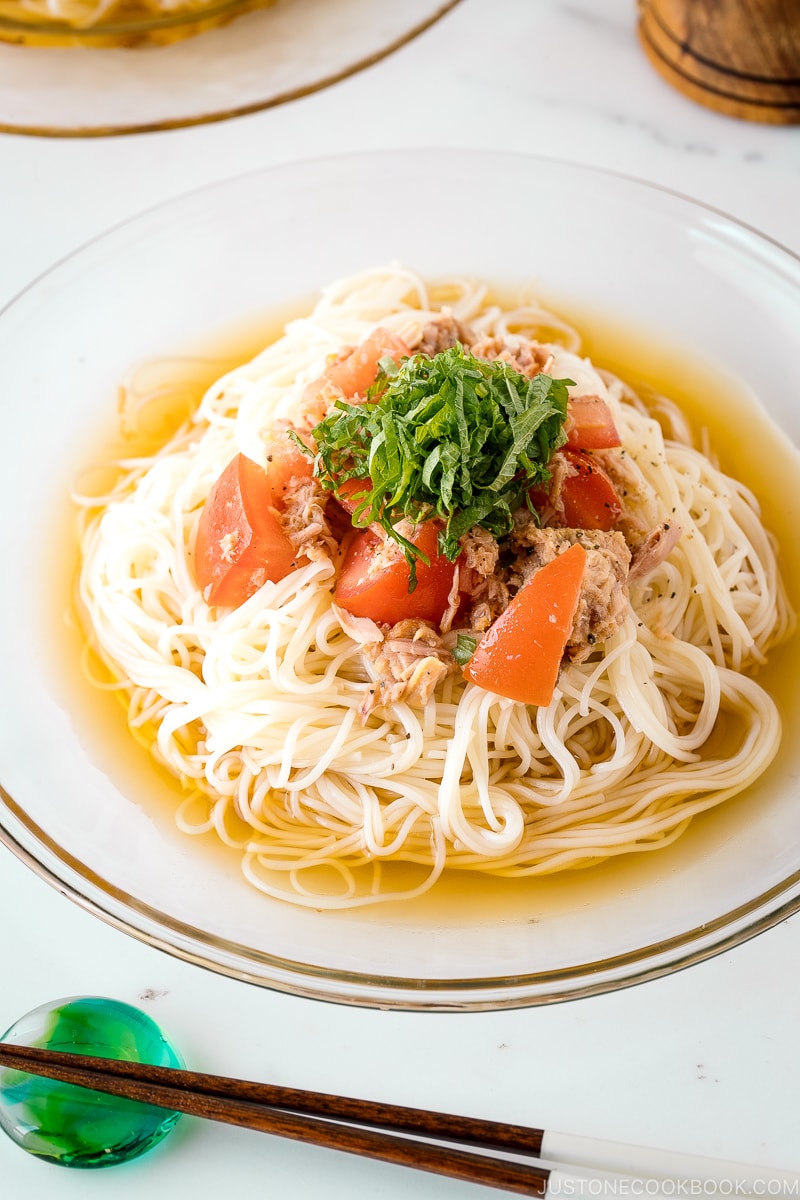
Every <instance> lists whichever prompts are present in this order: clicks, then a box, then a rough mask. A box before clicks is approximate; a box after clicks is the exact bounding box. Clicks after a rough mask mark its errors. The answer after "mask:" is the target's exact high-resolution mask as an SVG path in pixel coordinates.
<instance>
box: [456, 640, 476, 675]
mask: <svg viewBox="0 0 800 1200" xmlns="http://www.w3.org/2000/svg"><path fill="white" fill-rule="evenodd" d="M477 645H478V639H477V638H474V637H471V636H470V635H469V634H468V633H459V634H457V635H456V644H455V648H454V650H453V658H454V659H455V660H456V662H457V663H458V665H459V666H460V667H465V666H466V665H467V663H468V662H469V660H470V659H471V658H472V656H473V654H474V653H475V649H476V647H477Z"/></svg>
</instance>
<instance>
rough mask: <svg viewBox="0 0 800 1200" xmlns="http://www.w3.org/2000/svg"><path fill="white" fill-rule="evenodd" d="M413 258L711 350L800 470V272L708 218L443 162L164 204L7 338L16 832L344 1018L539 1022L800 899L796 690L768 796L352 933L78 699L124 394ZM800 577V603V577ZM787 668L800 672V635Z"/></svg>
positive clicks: (305, 174)
mask: <svg viewBox="0 0 800 1200" xmlns="http://www.w3.org/2000/svg"><path fill="white" fill-rule="evenodd" d="M377 194H379V201H380V214H381V219H380V220H379V221H377V220H375V219H374V217H375V208H376V195H377ZM395 259H396V260H399V261H401V262H403V263H405V264H406V265H408V266H411V267H413V268H415V269H417V270H419V271H420V272H422V273H423V274H426V275H437V274H440V273H453V272H455V273H462V274H474V275H476V276H479V277H482V278H485V279H488V280H491V281H493V282H494V283H496V284H497V285H498V286H500V287H503V286H507V285H511V284H523V283H526V282H527V283H529V284H531V285H532V287H533V289H534V291H535V293H537V294H538V295H539V296H540V297H541V298H542V299H543V300H545V301H546V302H547V303H548V304H549V305H550V306H551V307H553V308H555V309H556V311H560V312H562V313H564V314H565V315H568V316H569V315H572V316H576V317H577V318H578V323H579V324H581V325H582V327H583V328H584V329H586V330H587V332H588V334H589V336H590V338H591V339H592V340H593V342H594V340H597V344H598V347H600V346H601V345H602V338H601V337H600V334H601V333H602V331H603V330H604V329H606V328H607V327H608V326H609V322H610V321H611V324H612V325H613V327H614V328H616V329H617V330H622V331H623V338H622V340H623V343H624V344H625V345H627V346H628V347H629V348H634V347H642V346H645V345H647V346H650V347H651V350H650V352H649V354H646V355H645V356H644V358H645V359H646V360H647V361H648V362H650V364H651V365H652V366H653V367H654V369H656V368H660V366H663V364H664V362H669V361H670V360H672V359H674V358H675V357H676V356H677V357H678V358H683V359H684V360H685V359H686V356H687V355H688V356H689V358H688V361H689V362H690V363H696V364H697V375H696V378H697V381H698V387H700V389H701V390H703V388H704V387H705V385H706V383H707V381H708V379H709V378H715V379H716V380H717V385H718V387H719V390H720V392H721V393H722V394H723V395H727V394H730V396H731V397H734V396H737V395H738V396H740V397H741V396H746V397H748V396H749V397H750V398H751V401H752V403H753V404H759V403H762V404H763V423H764V433H763V436H761V437H760V438H759V439H758V441H757V442H754V441H753V439H751V438H749V436H748V429H747V428H746V427H744V426H742V427H741V429H740V430H737V428H736V422H737V421H738V420H739V419H740V417H739V416H737V414H739V413H740V412H741V410H740V409H739V408H736V407H733V408H731V409H730V410H725V411H722V412H720V411H718V412H717V414H716V421H717V424H718V425H719V426H720V427H721V428H722V427H724V426H726V425H727V426H728V434H729V437H728V443H729V449H730V452H731V454H732V456H733V459H734V460H735V461H734V465H735V466H736V467H737V468H739V467H741V468H742V471H743V472H744V474H745V476H746V475H747V471H748V469H749V468H750V467H751V466H754V465H755V466H758V467H759V470H760V472H761V474H760V476H759V477H760V478H762V479H763V478H765V477H766V476H767V474H768V473H769V471H771V470H773V469H774V471H775V472H776V473H777V474H780V473H783V477H784V478H790V479H791V478H796V477H797V471H798V466H799V465H800V459H798V456H797V451H796V449H795V447H796V445H797V444H798V442H800V408H799V407H798V406H797V404H796V397H795V388H796V377H797V372H796V335H797V329H798V328H800V262H799V261H798V259H797V258H796V257H795V256H794V255H793V254H791V253H790V252H788V251H787V250H785V249H783V248H781V247H780V246H778V245H776V244H775V243H774V242H772V241H770V240H769V239H768V238H766V237H763V236H761V235H760V234H758V233H756V232H755V231H753V230H752V229H748V228H746V227H744V226H743V225H741V224H738V223H737V222H735V221H733V220H731V219H730V218H728V217H726V216H724V215H722V214H720V213H718V212H715V211H713V210H711V209H708V208H705V207H703V206H701V205H699V204H696V203H693V202H692V201H691V200H688V199H685V198H683V197H681V196H677V195H674V194H671V193H669V192H667V191H664V190H660V189H658V188H655V187H652V186H648V185H646V184H642V183H639V182H637V181H634V180H630V179H626V178H622V177H618V176H614V175H611V174H605V173H603V172H601V171H597V170H594V169H590V168H584V167H580V166H575V165H568V164H563V163H558V162H551V161H545V160H541V159H536V158H531V157H525V156H513V155H506V154H492V153H470V152H459V151H453V152H441V151H434V150H428V151H419V152H416V151H405V152H398V151H392V152H390V153H389V152H387V153H377V154H365V155H355V156H351V157H346V158H330V159H322V160H318V161H313V162H304V163H299V164H294V165H291V166H285V167H280V168H277V169H272V170H267V171H262V172H259V173H255V174H251V175H247V176H244V177H241V178H236V179H232V180H230V181H227V182H223V183H220V184H218V185H215V186H213V187H208V188H206V189H204V190H202V191H199V192H197V193H193V194H191V195H188V196H186V197H184V198H181V199H179V200H177V201H174V202H171V203H169V204H166V205H164V206H162V207H158V208H155V209H153V210H151V211H149V212H147V213H145V214H144V215H142V216H140V217H139V218H137V219H135V220H133V221H131V222H129V223H126V224H124V225H122V226H120V227H119V228H117V229H115V230H112V231H111V232H109V233H106V234H104V235H103V236H101V237H99V238H98V239H97V240H96V241H93V242H92V243H90V244H89V245H87V246H86V247H84V248H83V249H82V250H80V251H79V252H78V253H76V254H75V255H73V256H72V257H70V258H68V259H67V260H65V261H64V262H62V263H60V264H59V265H58V266H56V267H55V268H54V269H53V270H52V271H50V272H49V273H48V274H46V275H44V276H43V277H42V278H41V279H39V280H37V281H36V282H35V283H33V284H32V285H31V286H30V287H29V288H28V289H27V290H26V291H25V292H23V293H22V295H20V296H19V297H18V299H17V300H16V301H15V302H14V303H13V304H12V305H11V306H10V307H9V308H8V309H6V311H5V312H4V313H3V315H2V317H1V318H0V362H2V364H3V378H4V389H3V392H4V403H5V405H6V410H7V412H8V414H9V415H8V417H7V427H6V436H5V437H4V439H3V442H2V449H1V450H0V453H1V454H2V470H0V503H2V506H3V511H4V512H5V513H6V514H7V517H6V522H5V534H4V544H5V554H4V563H5V570H4V572H3V576H2V581H0V631H2V632H1V633H0V638H1V639H2V661H3V664H4V666H3V685H4V686H3V690H2V714H1V717H2V719H0V783H2V788H3V790H2V799H1V800H0V837H1V838H2V840H4V841H5V843H6V844H7V845H8V846H9V847H10V848H11V849H12V850H13V851H14V852H15V853H16V854H18V855H19V856H20V857H21V858H22V859H23V860H24V861H26V862H27V863H28V864H29V865H30V866H31V867H32V868H33V869H34V870H35V871H37V872H38V873H39V874H40V875H41V876H42V877H43V878H44V879H46V880H48V881H49V882H50V883H51V884H53V885H54V886H55V887H57V888H58V889H59V890H61V891H63V892H64V893H65V894H67V895H69V896H71V897H72V898H73V899H74V900H76V901H77V902H78V903H79V904H81V905H82V906H83V907H85V908H87V909H89V910H91V911H93V912H95V913H96V914H97V915H98V916H100V917H102V918H103V919H105V920H107V921H109V922H111V923H112V924H113V925H115V926H117V927H118V928H120V929H122V930H125V931H126V932H127V933H130V934H133V935H134V936H136V937H139V938H141V939H143V940H144V941H146V942H148V943H150V944H152V945H154V946H158V947H160V948H162V949H164V950H167V951H169V952H171V953H173V954H176V955H178V956H180V957H182V958H184V959H188V960H190V961H192V962H195V963H199V964H202V965H203V966H206V967H211V968H213V969H215V970H217V971H221V972H224V973H226V974H229V975H232V976H235V977H237V978H239V979H243V980H248V981H251V982H254V983H258V984H263V985H267V986H270V987H274V988H279V989H283V990H286V991H289V992H295V993H299V994H303V995H308V996H315V997H320V998H325V999H329V1000H336V1001H341V1002H347V1003H356V1004H364V1005H375V1006H381V1007H392V1006H395V1007H401V1008H409V1009H414V1008H416V1009H477V1008H492V1007H502V1006H511V1005H526V1004H535V1003H541V1002H547V1001H552V1000H558V999H565V998H568V997H572V996H581V995H588V994H591V993H596V992H602V991H607V990H610V989H614V988H618V987H621V986H623V985H627V984H631V983H634V982H636V981H641V980H646V979H650V978H653V977H655V976H658V975H662V974H664V973H666V972H669V971H673V970H675V969H677V968H679V967H682V966H685V965H687V964H690V963H693V962H697V961H698V960H700V959H703V958H706V957H708V956H709V955H711V954H714V953H716V952H718V951H720V950H722V949H725V948H727V947H730V946H734V945H736V944H737V943H738V942H741V941H742V940H743V939H745V938H748V937H750V936H752V935H753V934H754V933H757V932H758V931H759V930H762V929H765V928H767V927H768V926H771V925H773V924H774V923H775V922H777V921H779V920H781V919H782V918H783V917H784V916H786V915H787V914H789V913H791V912H794V911H795V910H797V909H798V908H800V821H798V820H797V803H798V798H797V783H796V780H797V775H798V769H800V739H798V738H796V737H793V736H792V732H793V731H794V730H796V729H797V728H798V715H799V713H798V710H799V709H800V699H799V698H798V695H797V691H798V690H797V689H796V688H794V687H785V688H784V689H783V690H782V691H781V692H780V696H779V699H780V703H781V706H782V710H783V718H784V722H785V726H786V730H787V734H788V735H787V737H786V738H785V739H784V749H783V751H782V753H781V755H780V756H779V757H778V759H777V760H776V762H775V763H774V765H773V767H772V768H771V769H770V771H769V773H768V775H767V776H766V777H765V778H764V780H763V781H762V782H761V783H760V784H759V785H758V787H757V788H754V789H753V790H752V792H750V793H749V794H747V795H744V796H742V797H739V798H737V799H735V800H733V801H730V802H728V803H727V804H725V805H723V806H721V807H720V808H719V809H716V810H714V811H713V812H711V813H709V814H707V815H706V816H705V817H701V818H697V819H696V820H695V821H694V823H693V824H692V825H691V827H690V829H689V831H688V832H687V833H686V834H685V835H684V836H683V838H682V839H680V840H679V841H678V842H677V843H676V844H675V845H674V846H672V847H670V848H669V849H664V850H661V851H659V852H658V853H654V854H649V855H648V854H645V855H639V856H635V857H632V858H628V859H622V860H619V861H617V862H614V863H610V864H608V865H606V866H604V867H601V868H597V869H592V870H587V871H581V872H576V873H573V874H572V875H563V876H556V877H552V878H550V879H548V878H544V879H540V880H538V881H529V882H527V883H525V884H524V885H520V884H518V883H508V884H507V885H498V884H497V883H494V884H490V885H485V884H484V883H483V882H482V881H481V880H479V879H477V878H475V879H473V880H470V883H469V887H462V888H461V889H460V890H459V891H458V892H457V893H456V892H453V893H452V894H449V893H448V892H447V890H446V889H445V890H444V891H443V892H442V893H440V894H439V895H438V896H437V897H435V898H434V900H430V901H428V900H423V901H420V902H418V903H416V902H414V903H406V904H405V905H393V906H388V905H387V906H377V907H376V908H375V909H374V910H369V911H365V912H361V911H355V912H351V913H336V912H333V913H331V912H315V911H309V910H305V909H298V908H295V907H293V906H291V905H289V904H285V903H282V902H278V901H273V900H270V899H268V898H266V897H264V896H262V895H260V894H257V893H255V892H254V891H252V890H251V889H250V888H249V887H248V886H247V885H246V884H245V883H244V882H243V881H242V879H241V877H240V874H239V863H238V858H236V857H234V858H233V859H229V858H228V857H227V856H226V855H225V854H223V853H221V852H217V851H216V850H214V849H213V848H211V847H207V846H205V844H204V843H203V842H202V840H201V839H197V838H188V837H184V836H182V835H180V834H178V833H177V832H176V831H175V830H174V828H173V824H172V816H171V812H170V801H169V794H168V796H167V799H166V800H165V798H164V795H163V784H161V783H160V782H159V780H158V778H157V776H156V774H155V771H154V769H153V768H151V767H150V765H149V764H148V763H146V762H145V759H146V755H145V753H144V751H142V750H141V749H140V748H139V747H138V746H136V745H134V743H133V741H132V740H131V739H124V738H120V737H117V738H116V739H115V737H114V735H113V730H112V725H113V726H114V728H116V727H117V725H118V723H119V718H120V714H119V712H118V710H117V706H116V704H115V702H114V701H113V700H111V699H110V698H108V697H105V696H104V695H103V694H102V693H97V692H95V693H93V699H92V700H90V701H87V699H86V697H85V696H84V695H83V693H82V691H81V688H82V685H81V684H80V682H79V678H78V671H77V667H76V657H75V654H74V653H73V649H71V648H70V637H71V635H70V633H69V630H68V629H67V628H66V627H65V626H63V625H61V624H59V618H60V614H61V612H62V610H63V608H64V605H65V595H64V593H65V591H66V586H64V587H63V588H62V587H60V586H59V584H58V578H60V577H59V575H58V569H57V568H58V562H59V553H60V551H59V548H58V547H59V538H58V537H57V536H56V534H55V533H54V530H56V529H58V530H59V531H61V530H63V529H64V528H65V527H66V524H67V522H68V521H69V519H70V517H69V512H68V509H69V505H68V501H67V489H68V487H69V485H70V483H71V482H72V481H73V480H74V479H75V477H76V474H77V472H78V471H79V469H80V467H81V465H82V464H83V463H87V462H92V461H93V459H94V458H96V455H97V446H98V445H99V444H100V440H101V437H102V435H103V434H104V432H105V431H107V430H109V428H110V427H111V426H112V424H113V420H114V415H115V397H116V389H117V386H118V384H119V383H120V380H121V379H122V377H123V376H124V375H125V374H126V372H127V371H128V369H129V368H130V367H131V366H134V365H136V364H138V363H141V362H146V361H148V360H153V359H161V358H164V357H169V356H175V355H176V354H181V353H183V352H191V351H193V350H196V349H197V348H198V347H202V346H203V345H204V344H205V345H206V346H211V347H213V346H215V345H218V344H219V335H220V331H221V330H223V329H227V330H228V331H230V330H237V329H238V330H239V331H240V332H241V330H242V329H244V328H245V327H246V328H247V329H248V330H251V331H252V329H253V320H254V318H256V317H259V316H263V317H264V319H265V321H266V320H267V315H268V314H270V313H274V312H275V311H276V310H279V309H281V308H283V309H284V311H285V307H286V305H287V304H291V303H292V302H293V301H296V300H298V299H299V298H306V299H307V298H308V297H309V296H312V295H313V293H314V292H315V291H316V289H318V288H319V287H320V286H321V285H323V284H325V283H327V282H329V281H332V280H334V279H336V278H338V277H339V276H342V275H345V274H348V273H350V272H353V271H355V270H359V269H361V268H363V267H366V266H370V265H376V264H380V263H385V262H388V261H390V260H395ZM598 331H599V332H598ZM648 339H649V340H648ZM640 357H641V355H640ZM731 381H735V382H731ZM728 385H730V392H729V393H728V390H727V389H728ZM757 397H758V398H760V400H759V399H756V398H757ZM731 427H733V432H731ZM759 459H760V464H759V462H758V461H757V460H759ZM8 514H13V519H9V516H8ZM797 516H798V499H797V490H796V487H795V488H789V489H788V490H787V492H786V494H784V496H783V497H782V501H781V503H779V504H777V505H774V504H773V505H769V504H768V507H767V512H766V517H767V520H768V523H770V524H771V525H772V526H773V527H774V528H775V530H776V532H777V533H778V534H779V536H785V539H786V546H787V548H789V547H790V545H793V543H794V539H793V538H792V537H791V533H792V530H793V527H794V525H795V524H796V518H797ZM792 553H796V552H794V551H792ZM54 563H55V566H54ZM787 568H788V570H789V575H790V579H789V582H790V586H791V588H792V592H793V595H794V597H795V598H796V597H797V595H798V592H800V587H799V586H798V574H800V571H799V570H798V563H797V560H796V558H795V561H794V562H792V561H791V560H789V561H788V562H787ZM61 582H62V583H63V580H62V581H61ZM777 657H779V658H780V659H781V663H780V667H781V670H782V671H784V673H785V672H786V671H787V670H789V671H792V672H794V677H795V678H796V675H797V669H798V662H799V661H800V656H799V655H798V646H797V639H795V641H794V642H793V643H791V644H790V645H789V646H788V647H786V648H784V649H783V650H782V652H781V654H780V655H779V656H777ZM784 678H785V674H784ZM87 705H88V706H87ZM115 722H116V723H117V724H116V725H115V724H114V723H115Z"/></svg>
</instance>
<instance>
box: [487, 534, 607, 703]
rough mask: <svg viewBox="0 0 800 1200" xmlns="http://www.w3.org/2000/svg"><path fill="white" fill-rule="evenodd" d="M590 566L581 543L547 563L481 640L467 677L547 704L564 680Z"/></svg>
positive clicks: (495, 689) (512, 696)
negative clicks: (565, 659) (566, 650)
mask: <svg viewBox="0 0 800 1200" xmlns="http://www.w3.org/2000/svg"><path fill="white" fill-rule="evenodd" d="M585 569H586V551H585V550H584V548H583V546H581V545H579V543H577V542H576V543H575V544H574V545H572V546H570V547H569V549H568V550H565V551H564V552H563V554H559V556H558V558H554V559H553V560H552V562H549V563H547V564H546V565H545V566H543V567H541V568H540V569H539V570H538V571H537V572H536V574H535V575H533V576H532V577H531V579H530V580H529V581H528V583H526V584H525V586H524V587H522V588H520V590H519V591H518V592H517V594H516V596H515V597H514V598H513V600H512V601H511V603H510V604H509V606H508V608H507V609H506V610H505V611H504V612H502V613H501V614H500V616H499V617H498V618H497V620H496V621H495V622H494V623H493V624H492V625H491V626H490V627H489V629H488V630H487V631H486V633H485V634H484V635H483V637H482V638H481V640H480V641H479V642H478V645H477V647H476V649H475V653H474V654H473V656H472V658H471V659H470V660H469V662H468V663H467V665H466V666H465V667H464V669H463V674H464V677H465V679H468V680H470V682H472V683H475V684H477V685H478V687H482V688H485V689H486V691H488V692H495V693H496V694H497V695H498V696H507V697H508V698H509V699H510V700H518V701H519V702H520V703H522V704H535V705H537V706H538V707H540V708H545V707H546V706H547V705H548V704H549V703H550V701H551V700H552V698H553V692H554V690H555V686H556V683H557V681H558V672H559V669H560V666H561V659H562V658H563V655H564V648H565V646H566V644H567V641H568V640H569V635H570V633H571V632H572V623H573V621H574V619H575V612H576V610H577V608H578V600H579V599H580V594H581V584H582V582H583V575H584V571H585Z"/></svg>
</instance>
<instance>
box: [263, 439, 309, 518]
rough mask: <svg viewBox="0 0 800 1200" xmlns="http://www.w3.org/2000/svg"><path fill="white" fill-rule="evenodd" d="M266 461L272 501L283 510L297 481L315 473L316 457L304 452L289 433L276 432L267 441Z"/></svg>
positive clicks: (274, 505)
mask: <svg viewBox="0 0 800 1200" xmlns="http://www.w3.org/2000/svg"><path fill="white" fill-rule="evenodd" d="M266 462H267V466H266V472H267V483H268V484H269V489H270V495H271V497H272V499H271V500H270V503H271V504H272V505H273V507H275V508H277V509H278V511H279V512H282V511H283V509H284V508H285V506H286V499H287V497H288V496H290V495H291V494H292V492H293V490H294V488H295V486H296V484H297V482H298V481H299V480H302V479H310V478H311V476H312V475H313V474H314V459H313V457H312V456H309V455H307V454H304V453H303V451H302V450H301V449H300V447H299V446H298V445H297V443H296V442H293V441H292V439H291V438H290V437H289V436H288V434H284V435H283V436H281V435H279V434H275V435H274V436H273V437H272V438H271V439H270V440H269V441H268V442H267V449H266Z"/></svg>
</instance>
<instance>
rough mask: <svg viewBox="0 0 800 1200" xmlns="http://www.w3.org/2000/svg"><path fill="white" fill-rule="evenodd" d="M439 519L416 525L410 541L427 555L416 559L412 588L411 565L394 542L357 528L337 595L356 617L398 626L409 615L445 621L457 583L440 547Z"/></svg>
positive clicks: (436, 621) (344, 565)
mask: <svg viewBox="0 0 800 1200" xmlns="http://www.w3.org/2000/svg"><path fill="white" fill-rule="evenodd" d="M437 532H438V526H437V523H436V522H435V521H425V522H424V523H423V524H422V525H418V526H417V527H416V529H415V530H414V532H413V533H412V534H411V536H410V537H409V541H411V542H413V543H414V545H415V546H416V547H417V548H418V549H419V550H421V551H422V553H423V554H424V555H425V557H426V558H427V559H428V560H429V564H430V565H428V566H426V565H425V563H423V562H417V586H416V587H415V588H414V591H413V592H409V590H408V586H409V582H410V578H411V573H410V568H409V565H408V563H407V562H406V560H405V556H404V555H403V551H402V550H401V549H400V547H399V546H398V545H397V543H396V542H393V541H386V540H382V539H381V538H379V537H377V536H376V535H375V534H374V533H372V531H371V530H369V529H360V530H358V531H357V532H356V533H355V534H354V536H353V539H352V541H351V543H350V545H349V547H348V549H347V552H346V554H345V559H344V563H343V565H342V571H341V574H340V576H339V580H338V582H337V584H336V589H335V591H334V596H333V598H334V600H335V601H336V603H337V604H340V605H341V606H342V608H346V609H347V611H348V612H349V613H352V614H353V616H354V617H370V618H371V619H372V620H373V621H377V622H379V623H380V624H385V625H395V624H396V623H397V622H398V621H402V620H403V619H404V618H406V617H415V618H417V619H418V620H421V621H432V622H433V623H434V624H437V623H438V622H439V621H441V619H442V617H443V615H444V613H445V610H446V608H447V598H448V596H449V595H450V590H451V588H452V586H453V575H454V572H455V563H452V562H450V560H449V559H448V558H446V557H445V556H444V555H443V554H439V552H438V550H437V548H436V539H437Z"/></svg>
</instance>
